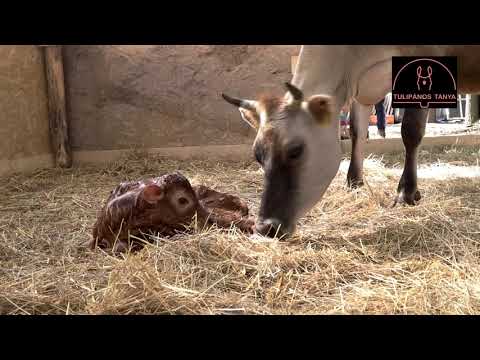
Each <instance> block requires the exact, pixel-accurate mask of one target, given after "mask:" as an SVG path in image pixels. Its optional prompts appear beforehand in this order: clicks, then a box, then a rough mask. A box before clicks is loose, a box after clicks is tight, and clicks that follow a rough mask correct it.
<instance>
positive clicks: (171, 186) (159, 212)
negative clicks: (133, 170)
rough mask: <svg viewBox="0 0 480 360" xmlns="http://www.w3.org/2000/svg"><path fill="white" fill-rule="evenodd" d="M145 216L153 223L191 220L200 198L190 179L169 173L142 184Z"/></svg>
mask: <svg viewBox="0 0 480 360" xmlns="http://www.w3.org/2000/svg"><path fill="white" fill-rule="evenodd" d="M140 194H141V200H142V202H143V206H142V209H143V211H144V215H143V217H148V219H149V221H151V222H152V223H163V224H167V225H177V224H179V223H185V222H189V221H190V220H191V218H192V216H193V215H194V214H195V212H196V210H197V207H198V200H197V197H196V195H195V192H194V191H193V189H192V187H191V185H190V183H189V181H188V180H187V179H186V178H185V177H183V176H182V175H180V174H169V175H166V176H162V177H160V178H157V179H155V180H154V181H152V182H150V183H146V184H144V185H142V189H141V193H140Z"/></svg>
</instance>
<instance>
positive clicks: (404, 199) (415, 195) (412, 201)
mask: <svg viewBox="0 0 480 360" xmlns="http://www.w3.org/2000/svg"><path fill="white" fill-rule="evenodd" d="M421 199H422V195H420V191H418V190H416V191H415V192H412V193H406V192H404V191H403V190H402V191H400V192H399V193H398V195H397V197H396V198H395V202H394V203H393V206H392V207H395V206H396V205H397V204H407V205H411V206H415V205H417V203H418V202H419V201H420V200H421Z"/></svg>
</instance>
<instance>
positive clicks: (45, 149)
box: [0, 45, 53, 175]
mask: <svg viewBox="0 0 480 360" xmlns="http://www.w3.org/2000/svg"><path fill="white" fill-rule="evenodd" d="M0 139H1V140H0V175H3V174H7V173H11V172H16V171H30V170H32V169H36V168H43V167H49V166H52V165H53V158H52V155H51V153H50V141H49V133H48V113H47V98H46V84H45V75H44V64H43V57H42V54H41V51H40V49H39V48H37V47H36V46H27V45H25V46H20V45H12V46H5V45H2V46H0Z"/></svg>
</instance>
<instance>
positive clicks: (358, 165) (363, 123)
mask: <svg viewBox="0 0 480 360" xmlns="http://www.w3.org/2000/svg"><path fill="white" fill-rule="evenodd" d="M371 112H372V107H371V106H365V105H361V104H359V103H357V102H353V104H352V109H351V111H350V138H351V139H352V156H351V159H350V167H349V168H348V174H347V183H348V186H349V187H351V188H356V187H359V186H362V185H363V158H364V147H365V142H366V140H367V134H368V123H369V120H370V113H371Z"/></svg>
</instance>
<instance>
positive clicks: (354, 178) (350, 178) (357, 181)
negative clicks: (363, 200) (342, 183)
mask: <svg viewBox="0 0 480 360" xmlns="http://www.w3.org/2000/svg"><path fill="white" fill-rule="evenodd" d="M357 174H358V172H357V171H352V170H350V169H349V171H348V173H347V186H348V187H349V188H350V189H352V190H355V189H358V188H360V187H362V186H363V177H362V176H361V175H360V176H358V175H357Z"/></svg>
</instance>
